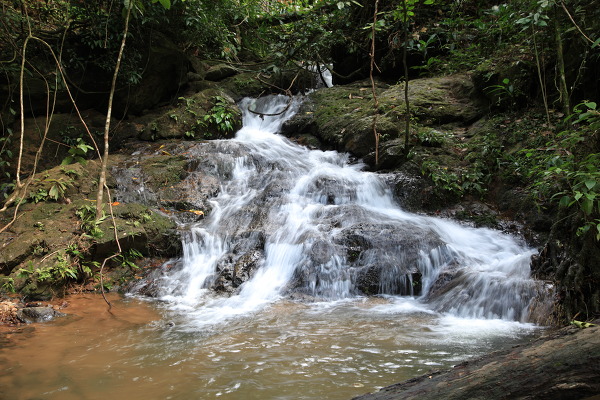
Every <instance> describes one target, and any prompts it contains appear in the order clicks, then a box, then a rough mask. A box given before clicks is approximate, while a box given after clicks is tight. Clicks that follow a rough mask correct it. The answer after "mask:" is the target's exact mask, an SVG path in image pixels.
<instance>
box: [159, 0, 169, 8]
mask: <svg viewBox="0 0 600 400" xmlns="http://www.w3.org/2000/svg"><path fill="white" fill-rule="evenodd" d="M158 1H159V3H160V4H162V6H163V7H164V8H165V9H167V10H168V9H170V8H171V0H158Z"/></svg>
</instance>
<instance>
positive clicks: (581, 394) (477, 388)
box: [354, 320, 600, 400]
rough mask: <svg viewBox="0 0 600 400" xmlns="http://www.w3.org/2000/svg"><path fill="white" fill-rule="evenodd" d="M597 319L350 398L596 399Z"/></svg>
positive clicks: (599, 381) (599, 370)
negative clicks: (591, 324)
mask: <svg viewBox="0 0 600 400" xmlns="http://www.w3.org/2000/svg"><path fill="white" fill-rule="evenodd" d="M599 323H600V320H597V321H595V324H596V326H594V327H590V328H586V329H579V328H576V327H574V326H571V327H567V328H563V329H560V330H558V331H554V332H551V333H548V334H546V335H545V336H543V337H541V338H539V339H537V340H536V341H534V342H532V343H530V344H527V345H521V346H515V347H513V348H512V349H509V350H503V351H498V352H495V353H491V354H489V355H486V356H484V357H482V358H479V359H475V360H471V361H466V362H463V363H461V364H459V365H456V366H455V367H454V368H453V369H451V370H448V371H434V372H431V373H429V374H425V375H423V376H420V377H417V378H413V379H410V380H407V381H405V382H401V383H397V384H395V385H391V386H388V387H385V388H383V389H381V390H380V391H378V392H376V393H372V394H365V395H362V396H359V397H355V398H354V400H392V399H402V400H410V399H418V400H428V399H431V400H439V399H444V400H453V399H456V400H459V399H460V400H465V399H482V400H483V399H528V400H534V399H539V400H542V399H562V400H570V399H590V400H591V399H600V396H599V395H600V326H599Z"/></svg>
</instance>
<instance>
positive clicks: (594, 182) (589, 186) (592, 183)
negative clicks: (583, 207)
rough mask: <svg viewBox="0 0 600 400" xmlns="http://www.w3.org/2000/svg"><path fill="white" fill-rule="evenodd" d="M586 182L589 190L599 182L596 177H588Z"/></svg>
mask: <svg viewBox="0 0 600 400" xmlns="http://www.w3.org/2000/svg"><path fill="white" fill-rule="evenodd" d="M584 183H585V187H586V188H588V190H592V189H593V188H594V186H596V184H597V183H598V182H596V180H594V179H588V180H587V181H585V182H584Z"/></svg>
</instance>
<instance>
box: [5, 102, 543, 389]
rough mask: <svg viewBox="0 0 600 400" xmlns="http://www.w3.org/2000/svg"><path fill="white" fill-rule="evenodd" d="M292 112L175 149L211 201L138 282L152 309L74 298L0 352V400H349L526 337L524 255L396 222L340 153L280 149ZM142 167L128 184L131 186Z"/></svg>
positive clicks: (383, 195) (509, 241) (455, 227)
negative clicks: (179, 245)
mask: <svg viewBox="0 0 600 400" xmlns="http://www.w3.org/2000/svg"><path fill="white" fill-rule="evenodd" d="M286 104H287V98H281V97H269V98H266V99H260V100H257V101H254V100H246V101H244V102H243V103H242V104H241V107H242V109H247V107H248V106H249V107H251V109H252V110H257V111H259V112H262V113H270V114H275V113H278V112H279V111H282V110H284V108H285V107H286ZM296 109H297V103H293V104H291V105H290V107H289V108H287V109H285V111H284V112H283V114H281V115H278V116H274V117H270V116H264V119H263V118H260V116H259V115H256V114H253V113H246V115H245V120H244V128H243V129H241V130H240V131H239V132H238V133H237V136H236V138H235V139H233V140H227V141H209V142H194V143H192V142H188V143H175V144H174V145H175V146H178V147H177V148H178V149H180V150H181V153H183V152H185V153H187V157H189V158H190V159H192V160H193V161H194V162H195V163H196V164H194V163H191V164H190V165H192V167H190V169H192V170H193V169H194V167H193V166H194V165H197V169H196V172H197V174H195V173H194V171H192V172H191V173H190V175H189V176H188V178H186V179H187V184H189V188H190V190H192V192H194V191H195V192H196V193H200V192H201V190H198V188H200V189H202V188H203V186H202V185H204V187H205V186H209V184H208V183H206V182H209V181H210V180H211V179H212V182H214V185H215V187H216V188H217V189H215V190H214V191H213V190H212V186H211V190H210V193H211V207H207V208H206V211H207V215H206V218H205V219H203V220H200V221H198V222H194V223H182V225H181V226H180V229H181V231H182V236H183V249H184V251H183V255H182V257H181V258H180V259H177V260H171V261H170V262H169V263H167V264H165V265H164V266H163V267H162V268H161V269H159V270H156V271H154V272H153V273H152V274H151V275H150V276H149V277H148V278H147V279H145V280H142V279H140V285H148V286H147V287H151V288H152V291H151V292H147V293H150V294H151V295H154V296H156V297H157V298H158V299H159V300H160V301H148V300H147V297H142V296H136V295H133V296H129V297H127V298H125V299H123V300H121V299H118V298H117V295H116V294H110V295H111V296H112V297H111V302H112V303H113V308H112V309H111V311H110V312H109V311H107V310H106V307H105V304H104V302H103V301H102V300H101V298H100V297H99V296H95V297H94V296H93V295H91V294H85V295H82V296H80V298H78V299H73V301H72V305H71V306H70V307H68V308H67V311H68V312H70V313H72V316H71V317H68V318H59V319H56V320H55V321H52V322H49V323H45V324H41V325H39V326H38V327H36V328H35V332H33V331H32V329H33V328H31V329H29V328H26V329H24V330H23V331H21V333H18V334H15V335H14V337H13V339H12V340H13V341H14V344H11V345H4V346H1V343H0V360H2V362H3V366H4V369H5V370H4V373H3V374H0V397H1V398H7V399H8V398H10V399H34V398H35V399H56V400H70V399H73V400H75V399H77V400H79V399H105V398H110V399H115V400H120V399H124V400H125V399H127V400H130V399H216V398H218V399H220V400H221V399H229V400H237V399H261V400H264V399H278V400H282V399H286V400H287V399H289V400H314V399H328V400H347V399H350V398H352V397H354V396H357V395H360V394H363V393H366V392H369V391H374V390H377V389H378V388H380V387H382V386H385V385H389V384H392V383H394V382H399V381H403V380H406V379H410V378H413V377H416V376H418V375H422V374H425V373H429V371H431V370H432V369H444V368H449V367H451V366H453V365H456V364H457V363H459V362H461V361H463V360H465V359H468V358H470V357H473V356H477V355H482V354H484V353H488V352H491V351H494V350H497V349H501V348H505V347H506V346H511V345H513V344H516V343H521V342H523V341H524V340H526V339H527V338H528V337H529V336H530V335H531V334H532V332H533V331H534V330H535V328H536V327H535V326H534V325H533V324H530V323H528V322H527V315H528V307H529V305H530V303H531V302H532V299H533V297H534V293H535V289H534V288H535V287H536V282H535V281H534V280H532V279H531V278H530V276H529V258H530V256H531V254H532V253H533V250H531V249H530V248H528V247H527V246H526V245H525V244H523V243H522V242H521V241H519V240H518V239H517V238H514V237H511V236H509V235H506V234H503V233H501V232H498V231H493V230H489V229H474V228H470V227H467V226H463V225H460V224H458V223H456V222H452V221H450V220H447V219H439V218H433V217H428V216H424V215H417V214H413V213H408V212H405V211H403V210H402V208H401V207H400V206H399V205H398V204H397V203H396V202H395V200H394V198H393V196H392V194H391V192H390V190H389V188H388V187H387V186H386V185H385V184H384V183H383V180H381V176H379V175H377V174H374V173H368V172H364V171H362V167H363V166H362V165H361V164H360V163H353V162H351V160H350V158H349V157H348V156H347V155H344V154H338V153H336V152H323V151H314V150H308V149H306V148H304V147H301V146H298V145H296V144H294V143H292V142H290V141H288V140H287V139H285V138H283V137H281V136H278V135H277V134H276V132H277V131H278V129H279V126H280V125H281V123H282V122H283V121H284V120H285V118H288V117H289V116H291V115H292V114H293V113H294V112H296ZM134 157H135V155H132V158H134ZM154 157H161V156H160V155H157V156H154ZM153 160H154V161H153V162H156V160H162V159H161V158H153ZM136 165H137V161H136V160H135V159H134V160H133V161H132V163H131V166H125V167H124V168H121V169H120V172H121V173H123V174H125V175H124V177H125V181H129V182H135V183H136V184H139V182H140V181H142V180H143V179H142V177H143V176H142V175H141V174H140V175H138V174H139V173H140V172H139V170H138V169H136V168H137V167H136ZM207 170H210V171H209V172H210V173H211V174H212V175H210V176H208V175H207V174H204V175H203V173H204V171H207ZM132 177H133V178H134V179H132ZM217 178H218V179H217ZM216 182H221V183H220V187H219V186H217V183H216ZM143 189H144V188H143V186H142V187H141V189H140V193H139V194H136V193H131V192H132V191H131V190H127V192H129V193H131V194H132V195H136V196H137V195H139V196H140V197H141V198H142V199H143V198H146V197H145V196H150V197H151V196H152V193H150V192H149V191H148V192H145V191H144V190H143ZM120 195H121V196H123V195H124V194H120ZM187 195H188V193H187V192H186V196H187ZM150 197H148V198H150ZM124 201H125V202H127V201H135V200H129V199H127V198H125V200H124ZM186 201H187V200H186ZM203 201H204V200H203ZM138 289H139V287H138ZM134 293H135V291H134ZM140 293H144V292H143V291H141V292H140ZM367 294H368V296H367ZM69 301H70V300H69ZM69 310H70V311H69Z"/></svg>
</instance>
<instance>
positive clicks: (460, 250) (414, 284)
mask: <svg viewBox="0 0 600 400" xmlns="http://www.w3.org/2000/svg"><path fill="white" fill-rule="evenodd" d="M298 105H299V102H298V100H297V99H292V100H290V99H288V98H286V97H283V96H270V97H267V98H262V99H259V100H250V99H246V100H244V101H242V103H241V105H240V107H241V108H242V110H244V111H245V114H244V127H243V128H242V129H241V130H240V131H239V132H238V133H237V135H236V138H235V139H234V140H231V141H227V142H223V144H225V143H227V147H226V148H224V149H226V150H223V152H224V153H227V154H228V155H227V157H229V159H230V160H231V162H232V164H233V166H232V167H231V166H230V167H229V168H225V170H224V171H225V172H224V173H223V174H222V175H223V177H224V182H223V183H222V185H221V189H220V192H219V194H218V195H217V196H216V197H215V198H214V199H213V200H212V201H211V205H212V211H211V213H210V214H209V216H208V217H207V218H206V219H204V220H203V221H201V222H199V223H194V224H191V225H190V226H188V229H187V233H185V235H184V240H183V242H184V243H183V248H184V254H183V257H182V259H181V260H180V261H179V265H178V267H177V268H173V270H172V271H169V272H164V275H163V276H162V277H161V279H160V287H161V289H160V291H159V296H160V297H161V298H163V299H164V300H167V301H169V302H170V303H171V304H175V305H177V306H179V307H181V308H183V309H185V310H186V313H187V315H188V317H189V318H190V321H193V323H192V325H193V326H197V325H206V324H215V323H218V322H219V321H221V320H224V319H228V318H230V317H232V316H234V315H244V314H248V313H250V312H252V311H256V310H258V309H260V308H261V307H264V306H265V305H267V304H272V303H273V302H274V301H275V300H277V299H279V298H280V297H282V296H284V295H290V294H301V295H302V296H304V298H306V296H309V298H311V299H319V300H339V299H345V298H352V297H354V296H357V295H362V294H365V293H367V294H389V295H397V294H401V295H410V296H417V297H418V299H419V301H421V302H423V303H424V304H427V307H428V308H429V309H430V310H432V311H433V310H435V311H438V312H446V313H450V314H451V315H455V316H458V317H471V318H488V319H498V318H499V319H506V320H517V321H524V320H526V318H527V307H528V305H529V302H530V300H531V299H532V297H533V295H534V287H535V284H534V282H533V280H531V279H530V277H529V268H528V264H529V258H530V256H531V255H532V254H533V251H532V250H530V249H528V248H527V247H526V246H525V245H524V244H522V243H519V242H518V241H517V240H516V239H515V238H513V237H510V236H508V235H505V234H503V233H500V232H497V231H493V230H489V229H475V228H470V227H465V226H461V225H459V224H457V223H454V222H451V221H449V220H444V219H439V218H433V217H428V216H422V215H416V214H412V213H408V212H405V211H403V210H402V209H401V208H400V207H399V206H398V205H397V204H396V202H395V201H394V200H393V197H392V195H391V193H390V190H389V189H388V188H387V187H386V186H385V185H384V184H383V182H382V181H381V179H380V177H378V175H376V174H373V173H368V172H364V171H362V168H363V165H362V164H361V163H351V162H350V160H349V157H348V155H346V154H339V153H337V152H333V151H316V150H308V149H306V148H304V147H302V146H298V145H296V144H294V143H292V142H290V141H289V140H287V139H286V138H283V137H281V136H278V135H277V134H276V133H277V131H278V129H279V128H280V126H281V124H282V123H283V122H284V121H285V120H286V119H287V118H289V117H291V116H292V115H293V114H294V113H295V112H296V110H297V108H298ZM231 154H234V155H235V154H237V155H238V156H233V157H232V156H231ZM248 260H251V262H250V264H251V267H250V268H247V270H246V271H242V270H243V268H244V266H245V265H246V266H247V264H248V262H247V261H248ZM244 262H246V264H244ZM242 273H244V274H246V275H248V276H250V275H251V277H250V279H249V280H247V281H246V282H244V283H243V284H241V285H239V284H240V283H242V282H241V281H242V280H241V278H240V276H241V275H242ZM440 273H442V274H444V277H441V278H440ZM224 279H225V280H227V279H228V280H230V281H232V282H233V287H235V288H236V290H235V291H234V292H233V294H232V295H231V296H229V297H222V296H221V297H219V296H215V295H214V293H213V291H212V290H210V288H211V287H212V288H214V287H215V286H216V283H218V282H222V281H223V280H224ZM450 279H451V281H450V283H448V282H446V281H448V280H450ZM236 282H237V283H236ZM238 286H239V287H238Z"/></svg>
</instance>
